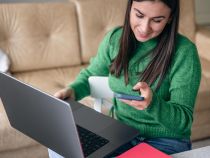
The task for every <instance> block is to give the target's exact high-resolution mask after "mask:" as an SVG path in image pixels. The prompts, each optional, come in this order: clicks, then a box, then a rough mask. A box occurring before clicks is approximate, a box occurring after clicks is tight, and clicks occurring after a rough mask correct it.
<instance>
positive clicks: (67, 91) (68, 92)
mask: <svg viewBox="0 0 210 158" xmlns="http://www.w3.org/2000/svg"><path fill="white" fill-rule="evenodd" d="M54 96H55V97H56V98H59V99H62V100H64V99H67V98H70V99H72V100H75V94H74V90H73V89H71V88H69V87H66V88H64V89H61V90H59V91H57V92H56V93H55V94H54Z"/></svg>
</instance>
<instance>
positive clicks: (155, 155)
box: [117, 143, 172, 158]
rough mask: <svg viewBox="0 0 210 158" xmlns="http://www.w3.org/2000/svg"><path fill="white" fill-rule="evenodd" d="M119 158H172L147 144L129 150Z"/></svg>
mask: <svg viewBox="0 0 210 158" xmlns="http://www.w3.org/2000/svg"><path fill="white" fill-rule="evenodd" d="M117 158H172V157H171V156H169V155H166V154H165V153H163V152H161V151H159V150H157V149H156V148H154V147H152V146H150V145H148V144H146V143H140V144H139V145H136V146H135V147H133V148H131V149H129V150H128V151H126V152H124V153H123V154H121V155H119V156H117Z"/></svg>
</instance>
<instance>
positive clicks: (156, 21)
mask: <svg viewBox="0 0 210 158" xmlns="http://www.w3.org/2000/svg"><path fill="white" fill-rule="evenodd" d="M153 21H154V22H155V23H160V22H161V20H155V19H153Z"/></svg>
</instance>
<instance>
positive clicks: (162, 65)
mask: <svg viewBox="0 0 210 158" xmlns="http://www.w3.org/2000/svg"><path fill="white" fill-rule="evenodd" d="M133 1H137V2H142V1H148V0H128V4H127V10H126V14H125V21H124V25H123V32H122V36H121V39H120V41H119V42H120V48H119V53H118V55H117V56H116V58H115V59H114V60H113V62H112V65H111V66H110V72H111V74H113V75H115V76H116V77H119V76H120V74H121V73H122V72H123V73H124V79H125V83H126V84H128V82H129V77H128V65H129V60H130V59H131V58H132V56H133V54H132V52H134V51H135V49H136V43H137V40H136V38H135V36H134V33H133V31H132V30H131V26H130V11H131V6H132V3H133ZM149 1H155V0H149ZM158 1H162V2H163V3H164V4H166V5H167V6H168V7H169V8H170V9H171V17H170V18H171V20H170V23H168V24H166V26H165V28H164V29H163V31H162V33H161V34H160V35H159V36H158V44H157V46H156V47H155V48H154V49H153V52H152V59H151V61H150V63H149V64H148V66H147V67H146V68H145V70H144V71H143V72H142V73H140V81H144V82H147V84H149V86H151V84H152V83H153V82H154V81H155V80H156V79H157V78H158V77H159V81H158V84H157V85H156V88H155V89H158V88H159V87H160V84H161V82H162V81H163V79H164V77H165V75H166V72H167V70H168V69H169V66H170V62H171V57H172V55H173V52H174V50H175V40H176V35H177V32H178V25H179V0H158Z"/></svg>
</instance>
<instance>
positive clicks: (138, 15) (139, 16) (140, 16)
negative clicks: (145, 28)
mask: <svg viewBox="0 0 210 158" xmlns="http://www.w3.org/2000/svg"><path fill="white" fill-rule="evenodd" d="M136 16H137V17H138V18H143V17H144V16H143V15H140V14H136Z"/></svg>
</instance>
